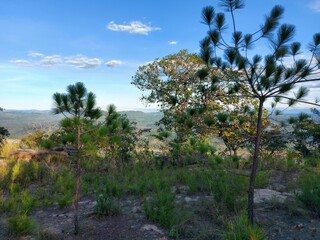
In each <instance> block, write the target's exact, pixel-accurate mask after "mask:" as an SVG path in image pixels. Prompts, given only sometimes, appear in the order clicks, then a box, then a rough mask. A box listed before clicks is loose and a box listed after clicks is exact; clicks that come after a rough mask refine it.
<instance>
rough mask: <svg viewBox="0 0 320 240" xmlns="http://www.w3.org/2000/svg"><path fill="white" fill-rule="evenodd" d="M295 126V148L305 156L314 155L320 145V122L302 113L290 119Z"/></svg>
mask: <svg viewBox="0 0 320 240" xmlns="http://www.w3.org/2000/svg"><path fill="white" fill-rule="evenodd" d="M289 123H291V125H292V127H293V132H292V134H293V137H294V143H295V145H294V148H295V150H297V151H299V152H300V153H301V154H302V155H303V156H304V157H306V156H310V155H312V152H316V151H317V150H318V149H319V147H320V124H319V123H317V122H316V121H315V120H314V119H313V118H311V116H309V115H307V114H304V113H301V114H300V115H299V116H298V117H291V118H290V119H289Z"/></svg>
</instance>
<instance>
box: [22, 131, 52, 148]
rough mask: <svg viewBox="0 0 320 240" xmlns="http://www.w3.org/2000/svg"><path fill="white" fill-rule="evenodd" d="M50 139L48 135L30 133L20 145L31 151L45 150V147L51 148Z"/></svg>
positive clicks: (37, 132)
mask: <svg viewBox="0 0 320 240" xmlns="http://www.w3.org/2000/svg"><path fill="white" fill-rule="evenodd" d="M48 137H49V134H48V133H46V132H44V131H41V130H36V131H35V132H33V133H29V134H28V135H27V136H25V137H23V138H22V139H21V141H20V145H21V146H23V147H26V148H31V149H40V148H45V147H44V146H46V147H49V148H50V146H49V145H50V144H48V141H49V140H48Z"/></svg>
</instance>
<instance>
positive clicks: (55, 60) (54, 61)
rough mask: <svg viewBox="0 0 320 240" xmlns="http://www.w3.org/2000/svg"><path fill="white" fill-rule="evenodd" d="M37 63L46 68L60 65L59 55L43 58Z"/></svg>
mask: <svg viewBox="0 0 320 240" xmlns="http://www.w3.org/2000/svg"><path fill="white" fill-rule="evenodd" d="M39 63H40V64H41V65H44V66H46V67H51V66H55V65H58V64H61V63H62V59H61V57H60V55H56V54H55V55H50V56H44V57H43V58H42V59H41V60H40V61H39Z"/></svg>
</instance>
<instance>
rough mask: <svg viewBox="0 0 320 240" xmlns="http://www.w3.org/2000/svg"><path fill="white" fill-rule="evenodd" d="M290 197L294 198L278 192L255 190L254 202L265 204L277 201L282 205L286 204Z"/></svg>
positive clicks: (289, 194) (288, 194)
mask: <svg viewBox="0 0 320 240" xmlns="http://www.w3.org/2000/svg"><path fill="white" fill-rule="evenodd" d="M288 197H292V194H291V193H287V192H278V191H275V190H272V189H255V190H254V202H255V203H263V202H268V201H272V200H277V201H278V202H280V203H284V202H285V200H286V199H287V198H288Z"/></svg>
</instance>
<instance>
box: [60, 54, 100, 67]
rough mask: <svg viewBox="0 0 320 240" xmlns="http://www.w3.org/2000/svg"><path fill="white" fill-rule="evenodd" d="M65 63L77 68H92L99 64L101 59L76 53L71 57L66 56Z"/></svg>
mask: <svg viewBox="0 0 320 240" xmlns="http://www.w3.org/2000/svg"><path fill="white" fill-rule="evenodd" d="M65 63H66V64H69V65H73V66H76V67H78V68H94V67H98V66H100V65H101V63H102V60H101V59H99V58H88V57H86V56H83V55H77V56H73V57H66V58H65Z"/></svg>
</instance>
